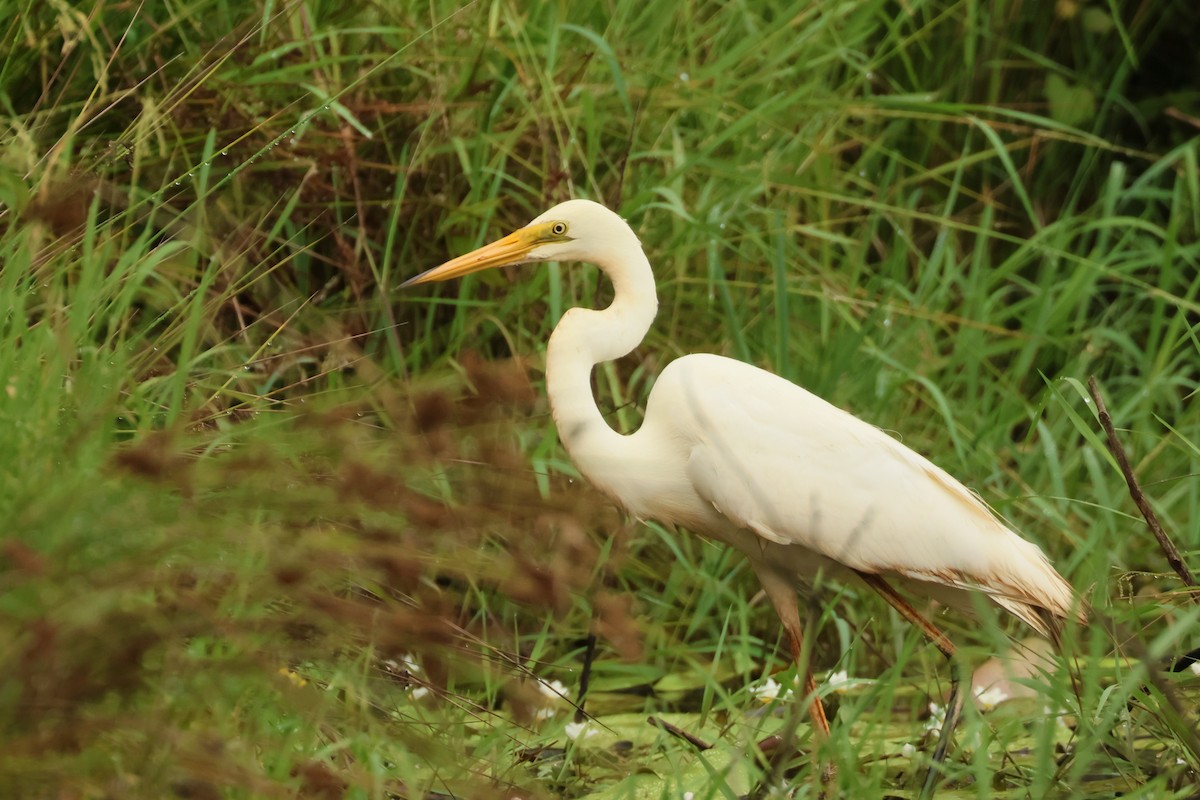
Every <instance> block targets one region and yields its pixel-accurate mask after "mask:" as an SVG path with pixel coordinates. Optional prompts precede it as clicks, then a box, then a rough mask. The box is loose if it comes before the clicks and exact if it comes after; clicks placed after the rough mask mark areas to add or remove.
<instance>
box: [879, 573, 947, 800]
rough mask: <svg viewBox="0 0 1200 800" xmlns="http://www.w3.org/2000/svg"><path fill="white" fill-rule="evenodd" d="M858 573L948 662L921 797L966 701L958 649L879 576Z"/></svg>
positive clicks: (927, 793) (929, 792)
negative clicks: (942, 713)
mask: <svg viewBox="0 0 1200 800" xmlns="http://www.w3.org/2000/svg"><path fill="white" fill-rule="evenodd" d="M858 574H859V576H860V577H861V578H862V579H863V581H864V582H865V583H866V584H867V585H868V586H870V587H871V588H872V589H874V590H875V591H876V592H877V593H878V594H879V596H880V597H882V598H883V599H884V600H886V601H887V602H888V605H890V606H891V607H892V608H894V609H896V610H897V611H899V612H900V616H902V617H904V618H905V619H906V620H908V621H909V622H910V623H912V624H913V625H915V626H916V628H917V629H918V630H920V631H921V633H923V634H925V637H926V638H927V639H929V641H931V642H933V644H934V646H935V647H937V649H938V650H940V651H942V655H944V656H945V657H946V660H948V661H949V662H950V700H949V702H948V703H947V705H946V719H945V721H944V722H943V723H942V730H941V733H940V734H939V735H938V743H937V747H935V748H934V750H933V762H932V763H931V764H930V766H929V772H928V773H926V775H925V783H924V785H923V786H922V788H921V797H923V798H924V797H932V796H933V793H934V791H935V790H936V789H937V784H938V771H939V769H940V767H941V765H942V763H943V762H944V761H945V760H946V752H947V751H948V750H949V749H950V741H951V739H953V737H954V728H955V727H956V726H957V725H958V720H959V718H960V717H961V716H962V710H963V704H964V701H965V700H966V698H965V696H964V695H963V693H962V691H961V687H960V677H961V675H960V672H959V665H958V662H957V661H956V660H955V658H954V655H955V653H956V652H957V649H956V648H955V646H954V643H953V642H951V641H950V638H949V637H948V636H946V634H944V633H942V632H941V630H939V629H938V627H937V626H936V625H934V624H933V623H932V622H930V621H929V620H928V619H926V618H925V615H924V614H922V613H921V612H920V611H917V610H916V609H915V608H913V607H912V605H911V604H910V603H909V602H908V601H907V600H905V599H904V598H903V597H902V596H901V595H900V593H899V592H897V591H896V590H895V589H893V588H892V585H891V584H890V583H888V582H887V581H886V580H884V579H883V578H882V577H881V576H879V575H872V574H869V573H865V572H860V573H858Z"/></svg>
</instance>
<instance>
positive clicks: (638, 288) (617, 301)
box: [546, 229, 658, 481]
mask: <svg viewBox="0 0 1200 800" xmlns="http://www.w3.org/2000/svg"><path fill="white" fill-rule="evenodd" d="M626 231H627V232H628V238H627V239H626V237H624V236H621V237H620V241H613V242H610V243H609V245H610V247H609V248H608V252H606V253H605V256H604V258H603V259H599V258H597V259H596V260H595V263H596V266H598V267H599V268H600V269H601V271H602V272H604V274H605V275H607V276H608V278H609V280H611V281H612V283H613V288H614V289H615V292H616V293H615V296H614V297H613V301H612V304H611V305H610V306H608V308H605V309H603V310H595V309H587V308H572V309H570V310H569V311H567V313H566V314H564V315H563V318H562V320H561V321H560V322H559V323H558V326H557V327H556V328H555V329H554V333H553V334H551V336H550V342H549V344H548V345H547V347H546V393H547V394H548V395H549V397H550V409H551V412H552V413H553V415H554V424H555V425H556V426H557V428H558V435H559V439H560V440H561V441H562V443H563V445H564V446H565V447H566V448H567V451H568V452H569V453H570V455H571V457H572V459H574V461H575V463H576V465H577V466H578V467H579V470H580V472H582V473H583V474H584V475H586V476H588V477H589V478H592V479H593V480H594V481H596V480H598V479H599V478H600V476H601V475H602V474H603V473H605V472H606V471H607V470H606V469H605V468H604V464H602V463H600V462H601V461H602V460H603V458H604V456H605V454H610V457H611V453H612V449H611V448H612V447H619V446H620V440H623V439H624V437H623V436H621V435H620V434H619V433H617V432H616V431H614V430H613V429H612V428H611V427H609V425H608V423H607V422H606V421H605V419H604V417H603V416H602V415H601V413H600V409H599V408H598V407H597V405H596V399H595V397H594V396H593V395H592V378H591V375H592V367H594V366H595V365H596V364H599V363H601V362H604V361H611V360H613V359H616V358H620V357H621V356H623V355H626V354H627V353H629V352H630V351H631V350H633V348H635V347H637V346H638V344H639V343H641V341H642V339H643V338H644V337H645V335H646V331H648V330H650V325H651V323H652V322H654V317H655V315H656V314H657V313H658V295H657V293H656V291H655V287H654V273H653V271H652V270H651V269H650V262H649V261H648V260H647V259H646V255H645V253H644V252H642V247H641V245H640V244H639V243H638V240H637V237H636V236H635V235H634V234H633V231H632V230H628V229H626Z"/></svg>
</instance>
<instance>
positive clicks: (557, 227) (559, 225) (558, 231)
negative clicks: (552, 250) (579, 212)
mask: <svg viewBox="0 0 1200 800" xmlns="http://www.w3.org/2000/svg"><path fill="white" fill-rule="evenodd" d="M550 232H551V233H553V234H554V235H555V236H562V235H563V234H564V233H566V232H567V223H565V222H556V223H554V224H553V225H552V226H550Z"/></svg>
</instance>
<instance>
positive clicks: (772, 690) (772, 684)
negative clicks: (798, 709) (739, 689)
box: [750, 678, 792, 703]
mask: <svg viewBox="0 0 1200 800" xmlns="http://www.w3.org/2000/svg"><path fill="white" fill-rule="evenodd" d="M781 689H783V686H781V685H780V684H779V683H778V682H777V681H776V680H775V679H774V678H767V679H766V680H765V681H763V682H762V683H761V684H759V685H758V686H751V687H750V694H752V695H754V696H755V697H757V698H758V699H759V700H761V701H763V702H764V703H769V702H771V701H772V700H777V699H778V700H786V699H788V698H789V697H791V696H792V690H791V689H788V690H787V691H785V692H782V693H781V691H780V690H781Z"/></svg>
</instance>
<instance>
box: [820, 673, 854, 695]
mask: <svg viewBox="0 0 1200 800" xmlns="http://www.w3.org/2000/svg"><path fill="white" fill-rule="evenodd" d="M849 682H850V676H849V675H847V674H846V670H844V669H839V670H838V671H837V672H831V673H829V677H828V678H826V679H825V685H826V686H828V687H829V688H830V689H833V690H834V691H835V692H836V691H837V690H838V687H839V686H841V685H842V684H845V683H849Z"/></svg>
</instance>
